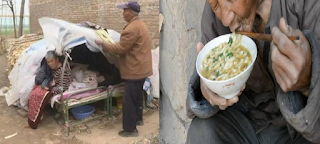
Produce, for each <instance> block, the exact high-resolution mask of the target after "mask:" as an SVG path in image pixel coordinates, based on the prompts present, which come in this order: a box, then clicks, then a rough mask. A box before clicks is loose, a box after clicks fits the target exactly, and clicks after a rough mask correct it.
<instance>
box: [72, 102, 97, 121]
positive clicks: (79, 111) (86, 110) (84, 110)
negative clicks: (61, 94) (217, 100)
mask: <svg viewBox="0 0 320 144" xmlns="http://www.w3.org/2000/svg"><path fill="white" fill-rule="evenodd" d="M94 111H95V108H94V107H93V106H90V105H84V106H78V107H75V108H73V109H72V110H71V112H72V114H73V116H74V117H75V118H76V119H77V120H82V119H85V118H87V117H90V116H91V115H92V114H93V112H94Z"/></svg>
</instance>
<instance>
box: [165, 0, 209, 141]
mask: <svg viewBox="0 0 320 144" xmlns="http://www.w3.org/2000/svg"><path fill="white" fill-rule="evenodd" d="M204 3H205V0H197V1H195V0H160V13H162V14H163V16H164V19H165V20H164V24H163V27H162V32H161V33H160V44H161V49H160V56H161V58H160V79H161V91H162V96H161V98H160V103H161V104H160V106H161V107H160V143H170V144H181V143H185V140H186V134H187V129H188V127H189V124H190V119H188V118H187V117H186V111H185V102H186V97H187V86H188V83H189V79H190V77H191V75H192V73H193V72H194V70H195V60H196V55H197V54H196V44H197V43H198V42H199V41H200V34H201V33H200V32H201V30H200V23H201V15H202V11H203V8H204Z"/></svg>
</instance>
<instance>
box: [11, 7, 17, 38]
mask: <svg viewBox="0 0 320 144" xmlns="http://www.w3.org/2000/svg"><path fill="white" fill-rule="evenodd" d="M12 16H13V17H12V18H13V29H14V38H17V30H16V16H15V13H14V11H13V9H12Z"/></svg>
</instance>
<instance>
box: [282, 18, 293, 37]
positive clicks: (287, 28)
mask: <svg viewBox="0 0 320 144" xmlns="http://www.w3.org/2000/svg"><path fill="white" fill-rule="evenodd" d="M279 28H280V31H281V32H283V33H284V34H285V35H287V36H291V35H292V34H293V33H292V28H291V26H289V25H288V23H287V22H286V20H285V19H284V18H281V19H280V24H279Z"/></svg>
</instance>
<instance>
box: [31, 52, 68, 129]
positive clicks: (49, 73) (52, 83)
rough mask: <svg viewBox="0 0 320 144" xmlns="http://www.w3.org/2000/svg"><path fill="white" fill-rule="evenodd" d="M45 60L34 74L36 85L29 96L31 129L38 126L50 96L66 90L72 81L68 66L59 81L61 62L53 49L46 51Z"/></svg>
mask: <svg viewBox="0 0 320 144" xmlns="http://www.w3.org/2000/svg"><path fill="white" fill-rule="evenodd" d="M45 60H46V61H43V62H42V64H41V67H40V70H39V72H38V73H37V75H36V78H35V83H36V86H35V87H34V89H33V90H32V91H31V94H30V97H29V105H28V106H29V112H28V124H29V126H30V127H31V128H33V129H36V128H37V127H38V125H39V123H40V119H41V117H42V115H43V112H44V108H45V106H46V104H47V103H48V101H49V100H50V99H51V97H52V96H53V95H57V94H59V93H61V92H64V91H66V90H68V88H69V86H70V84H71V82H72V77H71V70H70V69H69V67H67V68H66V69H65V72H64V78H63V81H61V75H62V64H61V62H60V61H59V58H58V57H57V56H56V54H55V52H54V51H48V52H47V54H46V56H45Z"/></svg>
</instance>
